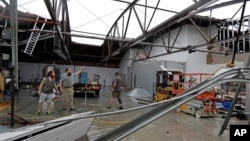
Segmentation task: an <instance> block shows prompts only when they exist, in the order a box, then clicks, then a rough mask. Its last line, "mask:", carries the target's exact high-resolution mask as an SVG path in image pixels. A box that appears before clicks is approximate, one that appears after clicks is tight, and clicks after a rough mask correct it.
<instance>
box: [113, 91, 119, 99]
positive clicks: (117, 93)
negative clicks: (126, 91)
mask: <svg viewBox="0 0 250 141" xmlns="http://www.w3.org/2000/svg"><path fill="white" fill-rule="evenodd" d="M120 95H121V91H113V93H112V97H113V98H118V99H120Z"/></svg>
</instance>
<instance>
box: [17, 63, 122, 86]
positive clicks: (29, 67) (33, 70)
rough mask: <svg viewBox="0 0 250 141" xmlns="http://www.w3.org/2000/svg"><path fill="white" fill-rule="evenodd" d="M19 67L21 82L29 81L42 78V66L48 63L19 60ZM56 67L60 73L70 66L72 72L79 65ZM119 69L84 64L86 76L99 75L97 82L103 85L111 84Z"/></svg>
mask: <svg viewBox="0 0 250 141" xmlns="http://www.w3.org/2000/svg"><path fill="white" fill-rule="evenodd" d="M18 65H19V69H20V71H21V77H22V81H23V82H31V79H34V78H42V77H43V68H44V67H45V66H46V65H49V64H43V63H24V62H19V64H18ZM55 66H56V67H57V68H59V69H60V72H61V74H63V73H64V72H65V69H66V68H67V67H71V68H72V71H73V72H76V71H78V70H79V69H80V67H81V66H74V65H59V64H55ZM118 71H119V69H116V68H103V67H88V66H85V70H84V72H87V73H88V78H89V79H90V80H92V79H93V77H94V75H95V74H96V75H100V79H99V82H100V84H102V85H104V79H105V85H107V86H108V85H111V84H112V81H113V80H114V78H115V72H118ZM75 82H78V77H75Z"/></svg>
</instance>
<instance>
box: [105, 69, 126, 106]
mask: <svg viewBox="0 0 250 141" xmlns="http://www.w3.org/2000/svg"><path fill="white" fill-rule="evenodd" d="M121 83H122V78H121V77H120V76H119V73H118V72H116V73H115V80H114V83H113V85H112V97H111V98H110V102H109V106H107V107H106V108H107V109H111V106H112V105H113V103H114V98H117V99H118V102H119V104H120V107H119V108H118V109H123V107H122V100H121V96H120V95H121Z"/></svg>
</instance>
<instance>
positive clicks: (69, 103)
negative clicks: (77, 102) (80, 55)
mask: <svg viewBox="0 0 250 141" xmlns="http://www.w3.org/2000/svg"><path fill="white" fill-rule="evenodd" d="M84 69H85V67H81V68H80V70H79V71H77V72H76V73H73V74H74V75H79V74H80V73H81V72H82V71H83V70H84ZM74 75H72V70H71V68H66V69H65V73H64V74H62V76H61V79H60V89H61V92H62V96H63V110H66V108H67V107H69V110H70V111H72V110H74V103H73V97H74V89H73V83H74V81H73V80H74V78H73V77H74Z"/></svg>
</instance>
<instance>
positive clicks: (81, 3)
mask: <svg viewBox="0 0 250 141" xmlns="http://www.w3.org/2000/svg"><path fill="white" fill-rule="evenodd" d="M76 2H77V3H78V4H79V5H81V6H82V7H83V8H84V9H86V10H87V11H88V12H89V13H91V14H92V15H94V16H95V17H96V18H97V19H99V20H100V21H101V22H102V23H104V24H105V25H106V26H107V27H109V28H110V26H109V25H108V24H107V23H105V22H104V21H103V20H102V19H101V18H100V17H98V16H97V15H96V14H95V13H94V12H92V11H91V10H89V9H88V8H87V7H85V6H84V5H83V4H82V3H80V2H79V1H78V0H76Z"/></svg>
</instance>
